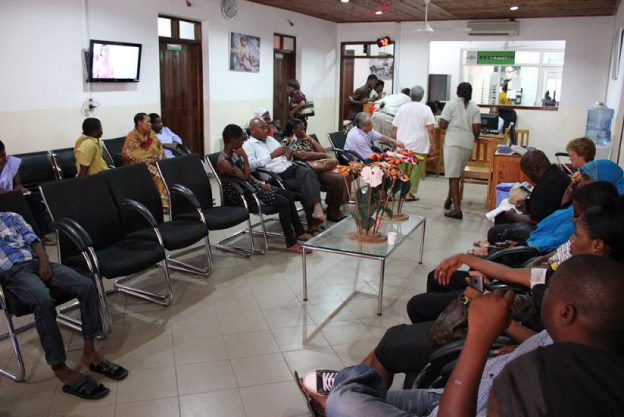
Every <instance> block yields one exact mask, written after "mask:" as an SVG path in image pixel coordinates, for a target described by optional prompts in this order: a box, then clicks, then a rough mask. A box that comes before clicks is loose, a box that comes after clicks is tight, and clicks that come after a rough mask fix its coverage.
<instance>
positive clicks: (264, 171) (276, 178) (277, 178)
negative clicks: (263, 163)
mask: <svg viewBox="0 0 624 417" xmlns="http://www.w3.org/2000/svg"><path fill="white" fill-rule="evenodd" d="M256 172H259V173H261V174H265V175H267V176H269V177H271V180H273V181H275V182H276V183H277V184H278V185H279V186H280V188H284V189H286V188H285V187H284V184H283V183H282V178H281V177H280V176H279V175H277V174H276V173H275V172H272V171H269V170H268V169H265V168H256Z"/></svg>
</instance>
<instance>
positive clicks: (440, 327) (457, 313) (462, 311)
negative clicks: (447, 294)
mask: <svg viewBox="0 0 624 417" xmlns="http://www.w3.org/2000/svg"><path fill="white" fill-rule="evenodd" d="M466 335H468V305H467V304H466V301H465V298H464V296H463V295H462V296H460V297H458V298H456V299H454V300H453V301H451V303H450V304H449V305H448V306H447V307H446V308H445V309H444V311H443V312H442V313H441V314H440V315H439V316H438V318H437V319H436V321H435V322H434V323H433V326H431V330H430V331H429V341H431V343H434V344H436V345H446V344H447V343H451V342H454V341H455V340H459V339H463V338H465V337H466Z"/></svg>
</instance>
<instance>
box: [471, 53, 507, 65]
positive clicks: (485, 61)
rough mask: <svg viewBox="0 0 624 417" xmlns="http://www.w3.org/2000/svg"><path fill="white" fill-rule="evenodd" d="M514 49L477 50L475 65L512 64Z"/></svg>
mask: <svg viewBox="0 0 624 417" xmlns="http://www.w3.org/2000/svg"><path fill="white" fill-rule="evenodd" d="M515 62H516V51H477V65H514V64H515Z"/></svg>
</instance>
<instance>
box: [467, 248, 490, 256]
mask: <svg viewBox="0 0 624 417" xmlns="http://www.w3.org/2000/svg"><path fill="white" fill-rule="evenodd" d="M466 253H467V254H468V255H472V256H478V257H479V258H484V257H486V256H488V255H489V251H488V249H487V248H474V249H468V251H467V252H466Z"/></svg>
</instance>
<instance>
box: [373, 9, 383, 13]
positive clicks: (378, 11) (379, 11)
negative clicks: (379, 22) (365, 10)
mask: <svg viewBox="0 0 624 417" xmlns="http://www.w3.org/2000/svg"><path fill="white" fill-rule="evenodd" d="M375 14H383V12H382V11H381V10H377V11H376V12H375Z"/></svg>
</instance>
